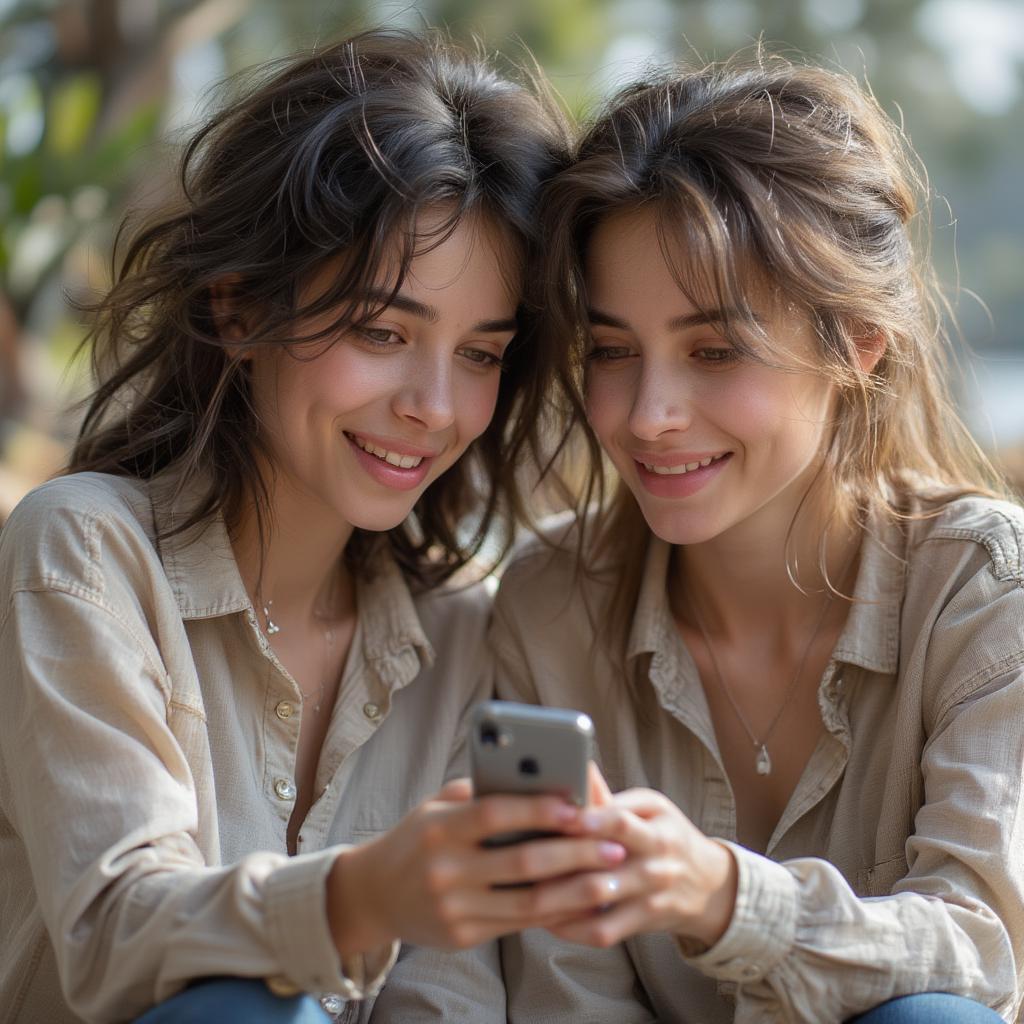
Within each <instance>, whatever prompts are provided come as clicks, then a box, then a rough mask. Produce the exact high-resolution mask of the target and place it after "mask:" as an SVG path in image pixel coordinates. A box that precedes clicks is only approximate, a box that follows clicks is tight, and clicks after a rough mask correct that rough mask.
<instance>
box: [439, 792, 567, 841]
mask: <svg viewBox="0 0 1024 1024" xmlns="http://www.w3.org/2000/svg"><path fill="white" fill-rule="evenodd" d="M580 813H581V812H580V809H579V808H578V807H574V806H573V805H572V804H568V803H566V802H565V801H564V800H562V799H561V798H559V797H556V796H485V797H480V798H479V799H476V800H473V801H470V802H468V803H465V804H462V805H460V806H458V807H450V808H447V809H446V812H445V813H444V814H443V819H439V820H443V821H444V827H445V828H446V829H448V834H449V837H450V838H451V839H452V840H454V841H456V842H460V843H468V844H472V845H477V844H479V843H481V842H482V841H483V840H485V839H488V838H491V837H493V836H500V835H504V834H507V833H509V832H561V831H562V830H563V829H565V828H567V827H571V826H573V825H575V824H576V823H577V822H578V820H579V817H580Z"/></svg>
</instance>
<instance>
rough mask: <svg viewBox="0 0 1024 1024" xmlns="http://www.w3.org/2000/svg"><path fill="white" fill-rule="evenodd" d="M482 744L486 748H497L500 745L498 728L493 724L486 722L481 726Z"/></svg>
mask: <svg viewBox="0 0 1024 1024" xmlns="http://www.w3.org/2000/svg"><path fill="white" fill-rule="evenodd" d="M480 742H481V743H482V744H483V745H484V746H485V747H496V746H497V745H498V727H497V726H496V725H495V724H494V723H493V722H484V724H483V725H481V726H480Z"/></svg>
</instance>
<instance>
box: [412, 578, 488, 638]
mask: <svg viewBox="0 0 1024 1024" xmlns="http://www.w3.org/2000/svg"><path fill="white" fill-rule="evenodd" d="M493 593H494V583H493V581H491V580H490V579H484V580H478V581H476V582H473V583H469V584H466V583H461V582H457V581H456V582H448V583H445V584H444V585H442V586H440V587H436V588H435V589H433V590H429V591H426V592H424V593H422V594H419V595H417V596H416V598H415V604H416V613H417V615H418V616H419V618H420V622H421V623H422V625H423V629H424V632H425V633H426V634H427V636H428V638H429V639H430V642H431V644H433V645H434V646H435V647H438V646H445V645H448V646H451V645H461V644H465V643H467V642H471V641H473V640H474V639H475V638H477V637H482V636H483V634H484V633H485V632H486V630H487V623H488V621H489V619H490V615H491V605H492V603H493V599H492V595H493Z"/></svg>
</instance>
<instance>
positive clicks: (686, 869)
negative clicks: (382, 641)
mask: <svg viewBox="0 0 1024 1024" xmlns="http://www.w3.org/2000/svg"><path fill="white" fill-rule="evenodd" d="M922 177H923V175H922V172H921V171H920V169H919V167H918V166H917V165H916V163H915V162H914V159H913V158H912V156H911V154H910V152H909V149H908V146H907V144H906V141H905V139H904V138H903V137H902V135H901V133H900V131H899V130H898V129H897V128H896V126H895V125H894V124H893V123H892V122H891V121H890V120H889V118H888V117H886V116H885V114H884V113H883V112H882V110H881V109H880V107H879V106H878V104H877V102H876V101H875V100H874V98H873V97H872V96H871V95H870V94H869V93H868V92H866V91H865V90H864V89H862V88H861V87H859V86H858V84H857V83H856V82H855V81H854V80H852V79H851V78H850V77H849V76H847V75H844V74H840V73H837V72H833V71H830V70H824V69H822V68H818V67H812V66H806V65H804V64H802V63H798V62H794V61H791V60H788V59H783V58H782V57H775V56H770V55H766V54H764V53H758V54H757V55H756V56H755V58H754V59H753V60H749V61H748V60H742V59H735V60H732V61H729V62H727V63H725V64H721V65H712V66H709V67H707V68H704V69H701V70H694V71H686V70H677V71H671V72H669V73H666V74H664V75H662V76H659V77H654V78H652V79H650V80H648V81H644V82H641V83H638V84H636V85H634V86H632V87H630V88H628V89H626V90H625V91H624V92H622V93H621V94H620V95H618V96H617V97H616V98H615V99H613V100H612V101H611V103H610V105H609V107H608V108H607V110H606V111H605V112H604V114H603V115H602V116H600V117H599V118H598V119H597V120H596V121H595V122H594V123H593V124H592V126H591V127H590V128H589V130H588V131H586V133H585V134H584V136H583V138H582V141H581V142H580V144H579V149H578V152H577V155H576V159H575V162H574V164H573V166H571V167H570V168H569V169H567V170H566V171H564V172H562V173H561V174H560V175H558V176H557V177H556V178H555V179H554V180H553V182H552V183H551V184H550V185H549V186H548V188H547V190H546V198H545V201H544V205H543V209H542V219H543V224H544V230H545V232H546V240H545V253H546V259H547V266H548V271H549V278H548V296H547V303H546V308H547V311H548V318H549V319H548V328H549V329H550V330H551V331H552V332H553V334H554V335H555V336H556V337H557V338H559V339H560V340H561V343H562V344H563V345H565V346H567V347H568V348H569V349H570V351H571V355H572V356H573V358H574V360H575V363H576V366H577V367H578V370H579V375H580V378H581V381H582V385H583V388H584V390H585V401H586V412H587V427H588V430H589V431H590V432H591V433H590V437H591V440H592V444H593V446H594V448H595V449H596V445H597V443H599V445H600V449H601V452H602V454H603V458H604V459H605V460H606V462H605V473H607V472H608V471H609V468H610V467H614V473H615V482H614V484H612V485H611V486H610V487H608V488H604V487H603V485H602V480H607V476H605V475H603V474H602V465H601V461H600V457H599V456H598V454H597V452H596V451H595V454H594V471H593V472H594V475H593V487H592V490H591V491H590V495H589V497H590V498H591V499H592V498H594V497H595V496H597V497H600V496H601V494H602V493H603V492H605V491H607V492H608V500H607V501H598V502H596V507H595V505H594V504H592V506H591V507H590V509H588V513H587V515H586V516H584V517H581V518H580V520H579V523H578V525H577V527H576V528H573V529H569V530H568V532H566V530H565V529H564V528H563V530H562V534H561V535H559V534H557V533H556V534H555V535H554V537H553V538H552V537H549V538H547V543H544V544H535V545H532V546H530V547H529V548H528V549H527V550H526V551H524V552H522V553H520V554H519V555H518V557H517V558H516V559H515V560H514V561H513V563H512V565H511V566H510V567H509V568H508V569H507V571H506V572H505V574H504V576H503V580H502V585H501V588H500V591H499V595H498V598H497V602H496V609H495V622H494V625H493V627H492V641H493V648H494V650H495V653H496V656H497V658H498V665H499V668H498V688H499V692H500V693H501V695H502V696H505V697H509V698H513V699H518V700H525V701H529V702H535V703H544V704H555V705H561V706H569V707H575V708H579V709H581V710H583V711H586V712H588V713H589V714H590V715H591V717H592V718H593V720H594V723H595V727H596V730H597V741H598V748H599V751H600V762H601V766H602V769H603V771H604V774H605V776H606V777H607V780H608V782H609V784H610V786H611V788H612V789H613V790H619V791H621V792H618V794H617V795H616V796H615V797H614V798H610V799H609V801H608V803H607V804H606V806H604V807H602V808H597V809H595V810H594V811H592V812H590V813H588V814H587V815H585V816H584V818H583V820H582V823H581V824H580V825H579V826H578V830H579V831H581V832H582V833H583V834H588V835H592V836H594V837H602V838H605V839H609V840H614V841H616V842H619V843H621V844H622V845H623V846H625V848H626V849H627V851H628V857H627V859H626V860H625V861H624V862H623V863H622V864H621V865H619V866H618V867H616V868H612V869H609V870H607V871H606V872H603V873H598V874H592V875H589V876H588V877H586V878H581V879H579V881H578V883H577V884H578V886H579V892H580V893H584V892H586V893H588V894H589V895H590V896H591V897H596V896H597V895H598V894H599V893H601V892H602V890H603V894H604V899H603V903H604V904H605V906H604V908H603V909H602V910H601V912H598V913H593V912H588V913H585V914H581V915H580V917H579V918H578V919H577V920H576V921H574V922H572V923H569V924H563V925H561V926H557V927H554V928H552V929H551V931H552V932H553V933H554V936H557V937H558V938H560V939H563V940H569V941H571V942H575V943H583V944H589V945H592V946H598V947H615V946H616V944H617V943H619V942H621V941H625V942H626V952H627V953H628V959H629V960H630V961H631V963H632V964H633V966H634V967H635V970H636V972H637V977H638V982H639V989H640V990H641V992H642V995H643V1001H644V1002H645V1005H646V1010H645V1011H641V1010H638V1015H637V1017H636V1019H638V1020H646V1019H650V1016H649V1015H653V1016H655V1017H656V1018H657V1019H659V1020H673V1021H698V1020H699V1021H701V1022H705V1024H710V1022H726V1021H732V1020H735V1021H742V1022H755V1021H769V1020H771V1021H783V1020H786V1021H806V1022H814V1024H823V1022H830V1021H845V1020H850V1019H853V1018H855V1017H857V1015H860V1014H864V1015H865V1016H863V1017H857V1019H860V1020H863V1021H865V1022H868V1021H870V1022H872V1024H882V1022H891V1021H909V1020H927V1021H930V1022H937V1021H947V1020H948V1021H954V1020H955V1021H975V1020H977V1021H982V1020H989V1019H992V1020H995V1019H999V1017H1000V1016H1001V1017H1002V1018H1003V1019H1005V1020H1014V1019H1016V1015H1017V1013H1018V1009H1019V1006H1020V1002H1021V991H1022V990H1021V974H1022V963H1024V784H1022V762H1024V718H1022V716H1021V708H1022V706H1024V559H1022V556H1024V514H1022V511H1021V509H1020V508H1018V507H1017V506H1016V505H1014V504H1012V503H1010V502H1009V501H1007V500H1005V497H1004V494H1003V491H1002V488H1001V484H1000V482H999V480H998V478H997V476H996V474H995V473H994V472H993V471H992V470H991V468H990V467H989V465H988V464H987V462H986V461H985V459H984V458H983V456H982V455H981V454H980V453H979V452H978V450H977V449H976V447H975V446H974V444H973V442H972V441H971V440H970V438H969V436H968V435H967V433H966V431H965V429H964V428H963V427H962V426H961V424H960V421H959V420H958V419H957V417H956V414H955V412H954V409H953V406H952V403H951V401H950V397H949V393H948V386H947V373H946V370H945V364H944V362H943V350H944V347H945V337H944V334H943V328H942V322H941V313H942V306H941V301H940V299H939V298H938V294H937V292H936V291H935V289H934V288H933V284H932V274H931V271H930V269H929V267H928V264H927V261H926V259H925V256H926V254H925V252H924V248H923V241H922V240H923V228H924V225H923V224H922V221H923V219H924V216H925V214H924V207H923V205H922V194H923V191H924V189H923V181H922ZM609 464H610V467H609ZM581 531H582V534H581ZM552 540H554V542H555V543H554V550H552V543H551V542H552ZM581 559H582V560H581ZM627 787H628V788H627ZM655 790H657V791H659V792H655ZM544 906H545V902H544V899H543V898H540V899H539V900H538V908H539V909H541V910H542V909H544ZM506 947H507V948H506V961H507V962H509V958H510V957H519V958H522V957H523V956H527V957H531V956H533V957H541V958H545V957H547V956H549V955H557V956H559V957H560V958H561V960H560V974H561V976H562V978H563V979H571V978H572V976H573V969H572V967H571V960H572V955H571V954H570V953H568V952H566V947H565V946H558V944H557V943H555V942H554V940H553V939H551V938H550V937H549V938H545V937H544V933H531V934H530V935H529V936H528V937H526V938H524V939H511V940H506ZM554 950H557V953H554V952H553V951H554ZM605 955H609V951H608V950H606V951H605V952H604V953H594V954H592V956H590V958H589V959H588V955H586V954H584V953H583V952H582V951H581V952H580V953H579V955H578V959H579V962H580V970H581V971H582V970H584V969H586V970H590V971H592V965H593V964H594V963H599V962H600V961H601V957H602V956H605ZM511 962H517V961H511ZM618 962H619V963H620V964H621V958H620V960H619V961H618ZM566 983H567V985H569V987H571V985H570V983H569V981H568V980H567V982H566ZM904 997H909V998H904ZM883 1004H884V1005H883ZM986 1007H989V1008H991V1009H986ZM869 1011H870V1012H869ZM645 1013H646V1014H649V1015H646V1016H645ZM915 1014H916V1016H915ZM599 1018H600V1011H599V1009H597V1008H595V1012H594V1013H593V1014H592V1016H591V1018H590V1019H599ZM537 1019H542V1018H540V1017H539V1018H537Z"/></svg>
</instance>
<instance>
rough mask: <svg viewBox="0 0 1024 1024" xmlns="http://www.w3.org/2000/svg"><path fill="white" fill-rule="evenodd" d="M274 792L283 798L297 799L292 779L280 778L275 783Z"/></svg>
mask: <svg viewBox="0 0 1024 1024" xmlns="http://www.w3.org/2000/svg"><path fill="white" fill-rule="evenodd" d="M274 792H275V793H276V794H277V795H278V798H279V799H281V800H294V799H295V784H294V783H293V782H292V781H291V779H278V780H277V781H276V782H275V783H274Z"/></svg>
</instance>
